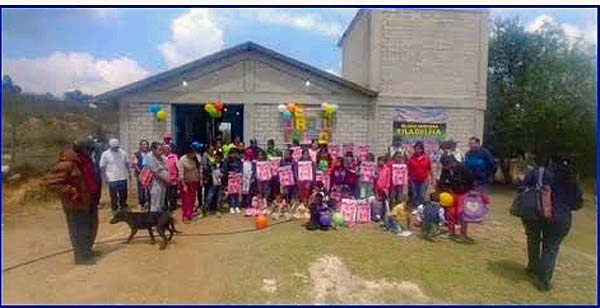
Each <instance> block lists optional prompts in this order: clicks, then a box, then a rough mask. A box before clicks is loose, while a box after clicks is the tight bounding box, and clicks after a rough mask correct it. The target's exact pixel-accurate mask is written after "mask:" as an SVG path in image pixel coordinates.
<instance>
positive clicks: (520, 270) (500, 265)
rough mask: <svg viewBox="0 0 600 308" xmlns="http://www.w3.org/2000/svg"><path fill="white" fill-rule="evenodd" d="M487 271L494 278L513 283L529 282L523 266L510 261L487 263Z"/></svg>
mask: <svg viewBox="0 0 600 308" xmlns="http://www.w3.org/2000/svg"><path fill="white" fill-rule="evenodd" d="M488 269H489V270H490V271H491V272H492V273H494V274H495V275H496V276H499V277H502V278H505V279H508V280H510V281H513V282H520V281H530V280H531V279H530V278H529V276H528V275H527V273H526V272H525V268H524V267H523V264H520V263H518V262H515V261H512V260H498V261H488Z"/></svg>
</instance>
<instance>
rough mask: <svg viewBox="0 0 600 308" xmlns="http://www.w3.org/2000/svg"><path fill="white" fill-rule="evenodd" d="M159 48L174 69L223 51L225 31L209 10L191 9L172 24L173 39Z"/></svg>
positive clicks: (169, 65)
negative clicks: (212, 17)
mask: <svg viewBox="0 0 600 308" xmlns="http://www.w3.org/2000/svg"><path fill="white" fill-rule="evenodd" d="M158 48H159V50H160V52H161V53H162V56H163V58H164V59H165V62H166V63H167V66H168V67H169V68H172V67H175V66H179V65H181V64H184V63H187V62H189V61H192V60H196V59H198V58H201V57H203V56H206V55H208V54H211V53H214V52H216V51H219V50H221V49H222V48H223V30H221V29H220V28H219V27H218V26H217V24H216V23H215V22H214V21H213V20H212V19H211V16H210V12H209V10H208V9H191V10H190V11H189V12H187V13H186V14H184V15H182V16H179V17H177V18H175V19H174V20H173V21H172V22H171V39H170V40H169V41H167V42H165V43H162V44H160V45H159V47H158Z"/></svg>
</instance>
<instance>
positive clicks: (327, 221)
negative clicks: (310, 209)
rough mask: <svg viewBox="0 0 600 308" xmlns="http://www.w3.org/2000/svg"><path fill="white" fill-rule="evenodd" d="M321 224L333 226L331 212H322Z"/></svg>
mask: <svg viewBox="0 0 600 308" xmlns="http://www.w3.org/2000/svg"><path fill="white" fill-rule="evenodd" d="M319 224H320V225H321V226H323V227H331V216H329V213H321V214H320V215H319Z"/></svg>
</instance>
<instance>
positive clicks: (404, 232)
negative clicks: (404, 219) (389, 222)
mask: <svg viewBox="0 0 600 308" xmlns="http://www.w3.org/2000/svg"><path fill="white" fill-rule="evenodd" d="M412 234H413V233H412V232H410V231H408V230H405V231H402V232H400V236H404V237H409V236H411V235H412Z"/></svg>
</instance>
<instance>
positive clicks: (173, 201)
mask: <svg viewBox="0 0 600 308" xmlns="http://www.w3.org/2000/svg"><path fill="white" fill-rule="evenodd" d="M165 151H166V153H168V154H167V163H166V165H167V171H168V173H169V183H168V186H167V197H166V198H165V207H166V210H167V211H169V212H172V211H174V210H175V209H176V208H177V183H178V182H179V177H178V175H177V161H178V158H177V154H175V148H174V147H173V148H171V147H170V146H168V145H166V146H165Z"/></svg>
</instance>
